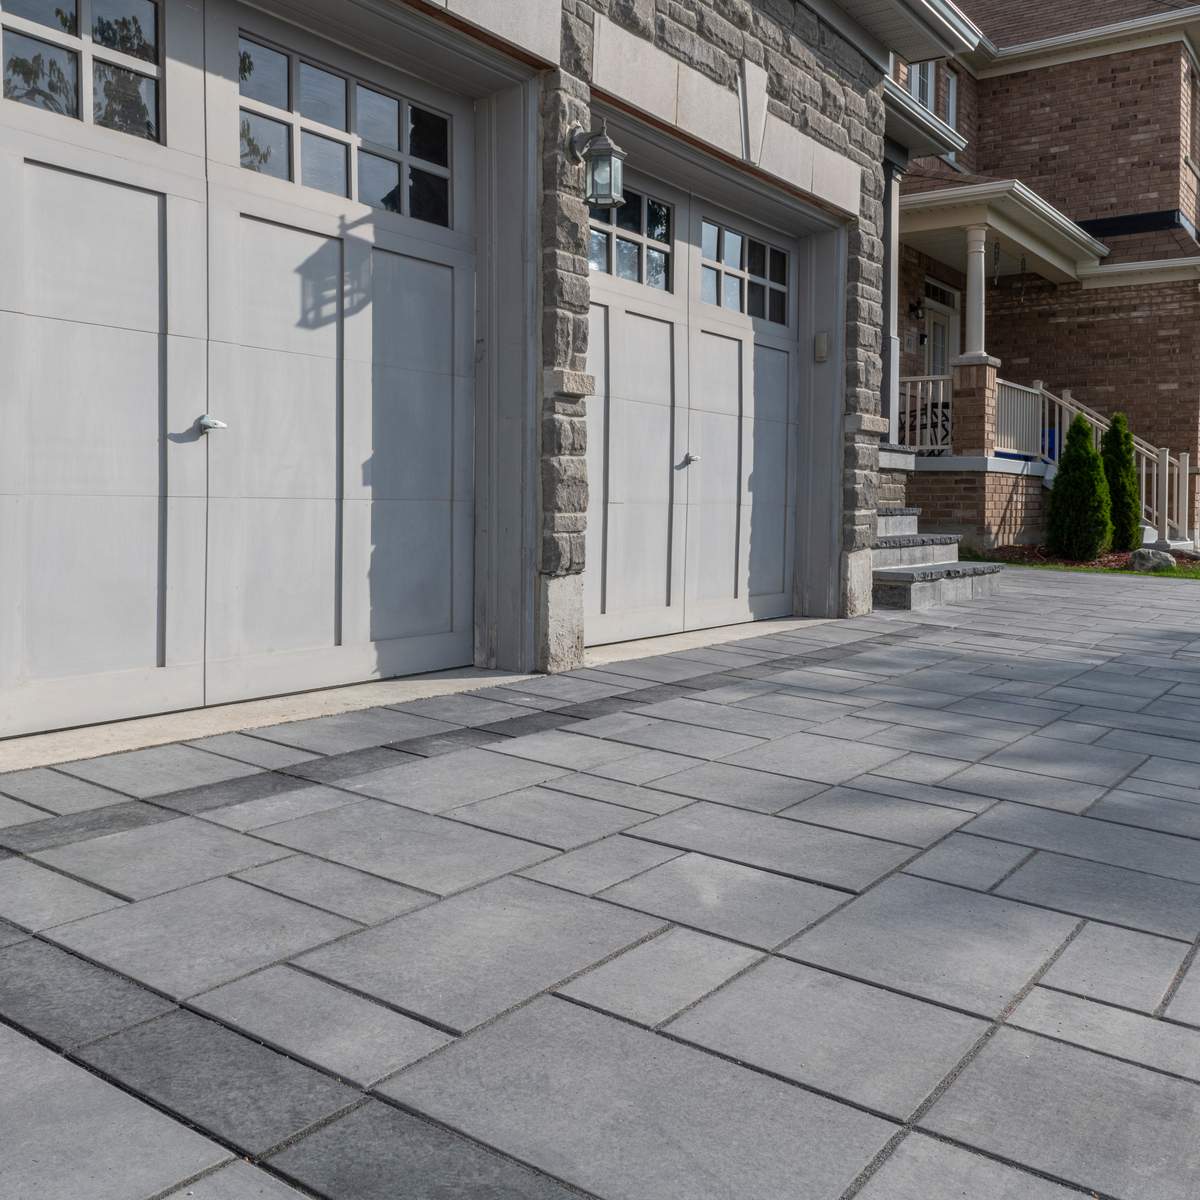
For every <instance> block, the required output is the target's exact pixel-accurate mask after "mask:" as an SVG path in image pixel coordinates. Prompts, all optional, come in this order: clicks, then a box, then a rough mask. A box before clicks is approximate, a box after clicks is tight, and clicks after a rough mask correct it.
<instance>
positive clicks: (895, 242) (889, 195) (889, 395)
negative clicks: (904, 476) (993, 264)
mask: <svg viewBox="0 0 1200 1200" xmlns="http://www.w3.org/2000/svg"><path fill="white" fill-rule="evenodd" d="M883 171H884V194H883V231H884V232H883V245H884V250H883V320H884V328H883V395H882V397H881V399H882V401H883V403H882V405H881V408H882V412H883V415H884V416H885V417H886V418H887V420H888V435H887V440H888V441H889V442H892V443H895V442H898V441H899V440H900V334H899V329H900V318H899V307H900V180H901V177H902V174H901V169H900V167H899V166H898V165H897V164H895V163H893V162H890V161H886V160H885V162H884V164H883Z"/></svg>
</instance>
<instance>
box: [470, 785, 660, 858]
mask: <svg viewBox="0 0 1200 1200" xmlns="http://www.w3.org/2000/svg"><path fill="white" fill-rule="evenodd" d="M451 815H452V816H453V819H454V820H456V821H462V822H464V823H466V824H468V825H478V826H479V827H480V828H482V829H491V830H494V831H495V832H496V833H506V834H509V835H511V836H513V837H519V838H525V839H526V840H528V841H531V842H538V843H539V844H541V845H544V846H552V847H554V848H555V849H558V850H574V849H575V848H576V847H578V846H583V845H586V844H587V843H588V842H594V841H597V840H598V839H600V838H602V837H608V836H609V835H610V834H614V833H619V832H620V831H621V830H622V829H628V828H630V827H631V826H633V825H638V824H640V823H641V822H643V821H648V820H650V819H651V814H650V813H646V812H639V811H637V810H635V809H632V808H625V807H622V806H620V805H616V804H606V803H604V802H603V801H600V800H589V799H587V798H586V797H585V796H573V795H570V794H569V793H567V792H557V791H551V790H550V789H549V788H537V787H534V788H525V789H524V790H523V791H520V792H509V793H508V795H506V796H493V797H492V798H491V799H490V800H480V801H478V802H477V803H475V804H466V805H463V806H462V807H461V808H456V809H454V810H453V813H452V814H451Z"/></svg>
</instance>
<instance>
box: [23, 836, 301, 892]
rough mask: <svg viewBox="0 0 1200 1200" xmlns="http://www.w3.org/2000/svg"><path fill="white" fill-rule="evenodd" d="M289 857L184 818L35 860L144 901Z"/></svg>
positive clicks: (255, 841) (60, 848)
mask: <svg viewBox="0 0 1200 1200" xmlns="http://www.w3.org/2000/svg"><path fill="white" fill-rule="evenodd" d="M286 853H287V852H286V851H285V850H283V849H281V848H280V847H278V846H272V845H271V844H270V843H269V842H262V841H259V840H258V839H257V838H251V837H246V836H245V834H241V833H235V832H234V831H233V830H231V829H223V828H222V827H221V826H219V825H210V824H209V823H208V822H207V821H200V820H197V819H196V818H195V817H180V818H179V819H178V820H175V821H164V822H162V823H161V824H158V825H145V826H143V827H142V828H140V829H129V830H126V831H125V832H124V833H109V834H105V835H104V836H103V837H96V838H89V839H88V840H87V841H86V842H74V843H72V844H71V845H70V846H58V847H57V848H55V849H53V850H41V851H39V852H38V853H37V854H35V855H34V856H33V857H35V858H36V859H37V861H38V862H41V863H45V864H46V865H47V866H51V867H55V868H56V869H58V870H60V871H64V872H66V873H68V874H70V875H74V876H78V877H79V878H80V879H84V880H86V881H87V882H89V883H94V884H96V885H97V886H98V887H102V888H105V889H106V890H108V891H110V892H115V893H116V894H117V895H119V896H124V897H125V898H126V899H128V900H144V899H146V898H147V897H148V896H157V895H158V894H159V893H160V892H170V891H174V890H175V889H176V888H181V887H186V886H187V885H188V884H192V883H200V882H201V881H202V880H205V879H213V878H215V877H216V876H218V875H228V874H231V873H232V872H234V871H242V870H245V869H246V868H247V867H255V866H258V865H259V864H260V863H264V862H270V861H271V860H272V859H276V858H283V857H284V855H285V854H286Z"/></svg>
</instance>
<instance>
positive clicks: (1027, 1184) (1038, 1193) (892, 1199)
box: [859, 1133, 1079, 1200]
mask: <svg viewBox="0 0 1200 1200" xmlns="http://www.w3.org/2000/svg"><path fill="white" fill-rule="evenodd" d="M859 1197H860V1198H861V1200H1079V1193H1078V1192H1077V1191H1075V1190H1074V1189H1068V1188H1065V1187H1062V1186H1061V1185H1059V1184H1057V1183H1051V1182H1050V1180H1048V1179H1042V1178H1040V1177H1039V1176H1037V1175H1030V1174H1029V1173H1028V1172H1027V1171H1020V1170H1018V1169H1017V1168H1016V1167H1010V1166H1008V1165H1006V1164H1005V1163H999V1162H995V1161H994V1160H992V1159H989V1158H983V1157H982V1156H981V1155H979V1154H972V1153H971V1152H970V1151H969V1150H962V1149H960V1148H959V1147H958V1146H951V1145H949V1144H948V1143H946V1142H939V1141H938V1140H937V1139H936V1138H931V1137H925V1136H924V1135H922V1134H919V1133H913V1134H910V1135H909V1136H908V1137H906V1138H905V1139H904V1141H902V1142H901V1143H900V1145H899V1146H897V1147H896V1149H895V1150H893V1151H892V1153H891V1155H890V1156H889V1157H888V1159H887V1161H886V1162H885V1163H884V1164H883V1166H882V1167H880V1169H879V1170H878V1171H877V1172H876V1173H875V1174H874V1175H872V1176H871V1179H870V1181H869V1182H868V1183H867V1185H866V1187H864V1188H863V1190H862V1191H861V1192H859Z"/></svg>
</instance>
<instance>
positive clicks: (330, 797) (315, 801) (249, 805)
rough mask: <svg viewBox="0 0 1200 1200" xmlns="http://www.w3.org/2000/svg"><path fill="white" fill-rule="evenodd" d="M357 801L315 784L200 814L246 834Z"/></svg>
mask: <svg viewBox="0 0 1200 1200" xmlns="http://www.w3.org/2000/svg"><path fill="white" fill-rule="evenodd" d="M357 799H358V797H357V796H353V795H350V794H348V793H347V792H344V791H341V790H339V789H338V788H331V787H325V786H323V785H322V784H319V783H315V784H312V785H311V786H309V787H298V788H295V789H294V790H293V791H288V792H280V793H278V794H277V795H274V796H262V797H260V798H259V799H257V800H245V801H243V802H242V803H241V804H230V805H227V806H226V807H225V808H214V809H211V810H209V811H208V812H206V813H205V814H204V819H205V820H206V821H212V822H213V823H214V824H216V825H224V826H225V828H226V829H236V830H238V831H239V832H242V833H246V832H249V831H250V830H254V829H262V828H264V827H265V826H267V825H278V824H280V823H281V822H283V821H293V820H295V819H296V818H297V817H306V816H308V815H309V814H310V813H315V812H327V811H328V810H329V809H331V808H341V807H343V806H344V805H346V804H353V803H355V801H357Z"/></svg>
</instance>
